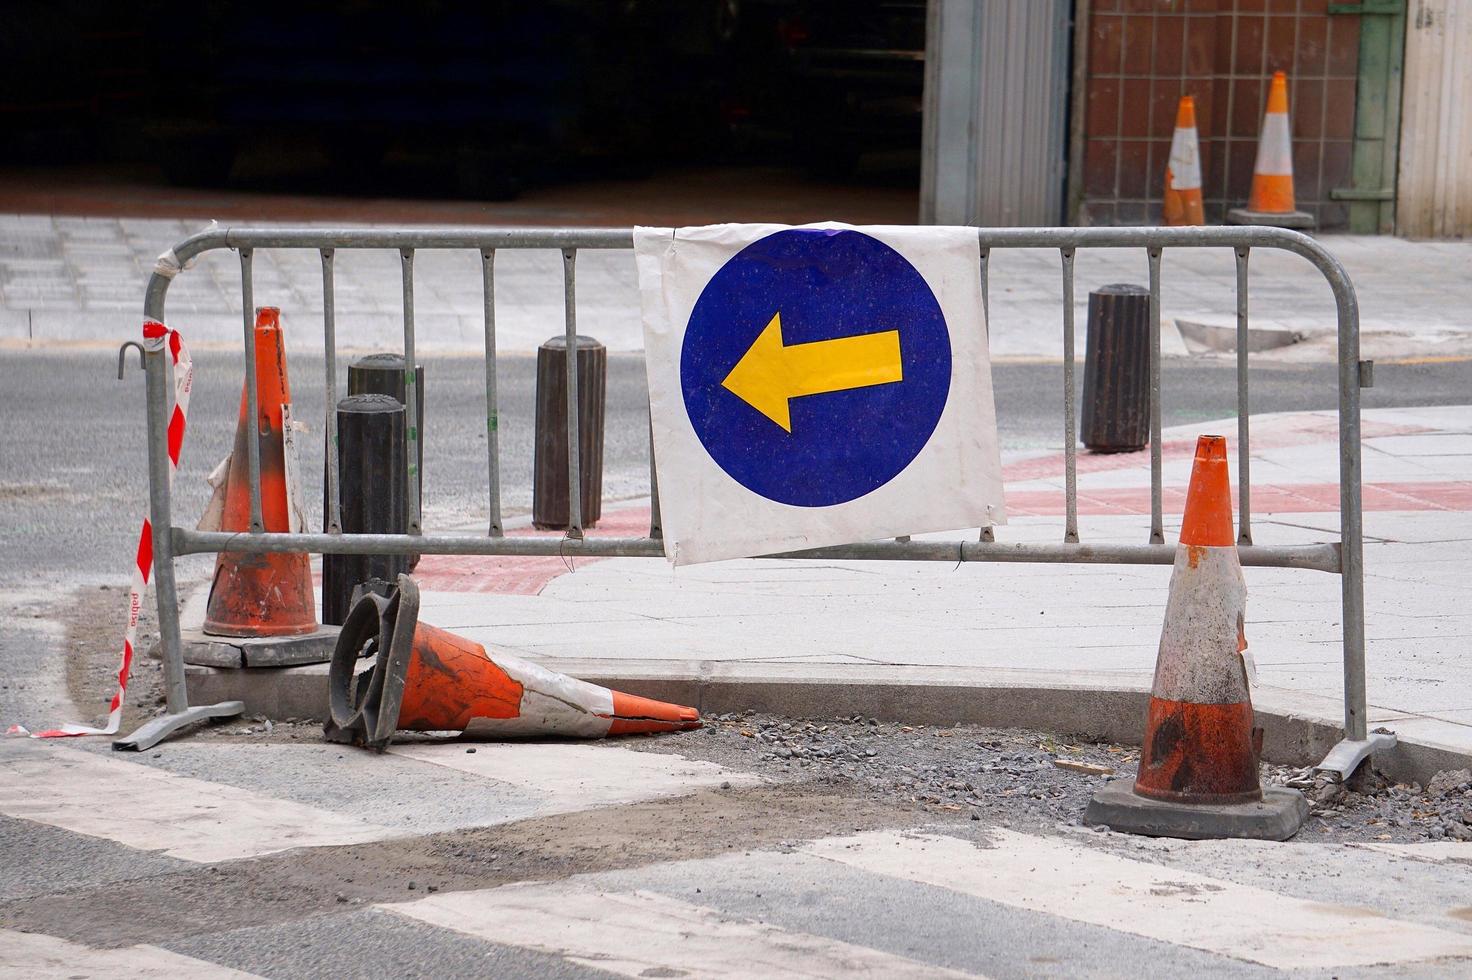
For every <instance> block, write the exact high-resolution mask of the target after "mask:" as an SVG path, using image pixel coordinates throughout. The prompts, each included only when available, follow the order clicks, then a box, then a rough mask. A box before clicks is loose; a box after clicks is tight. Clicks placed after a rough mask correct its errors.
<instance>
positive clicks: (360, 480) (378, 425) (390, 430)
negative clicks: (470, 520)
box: [322, 362, 409, 626]
mask: <svg viewBox="0 0 1472 980" xmlns="http://www.w3.org/2000/svg"><path fill="white" fill-rule="evenodd" d="M401 363H402V362H401ZM404 415H405V413H404V406H403V404H402V403H401V402H399V400H398V399H397V398H394V397H393V396H392V395H383V394H370V395H349V396H348V397H347V398H344V399H343V400H342V401H340V402H338V403H337V446H338V452H337V473H338V489H339V493H340V496H339V499H340V500H341V501H342V530H343V533H344V534H404V533H406V532H407V531H408V529H409V471H408V468H407V467H406V466H405V465H404V462H405V460H404V456H405V450H404ZM408 571H409V556H408V555H323V557H322V622H324V623H331V624H333V625H335V626H341V625H342V623H343V620H344V619H345V618H346V617H347V614H348V610H349V609H351V608H352V597H353V590H354V589H355V588H357V587H358V586H360V585H361V584H363V583H364V582H368V581H370V580H372V579H382V580H385V581H389V582H393V581H397V577H398V575H399V573H401V572H403V573H407V572H408Z"/></svg>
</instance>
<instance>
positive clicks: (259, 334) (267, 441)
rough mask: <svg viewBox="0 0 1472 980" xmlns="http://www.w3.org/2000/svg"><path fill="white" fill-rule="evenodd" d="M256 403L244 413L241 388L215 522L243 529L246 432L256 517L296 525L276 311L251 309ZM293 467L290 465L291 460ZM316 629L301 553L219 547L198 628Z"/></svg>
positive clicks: (223, 631)
mask: <svg viewBox="0 0 1472 980" xmlns="http://www.w3.org/2000/svg"><path fill="white" fill-rule="evenodd" d="M255 339H256V406H257V408H258V410H259V412H260V417H259V418H258V419H256V420H254V422H253V421H252V420H251V419H250V418H249V417H248V416H249V412H250V403H249V401H248V400H247V397H246V395H247V393H246V391H245V390H244V388H242V390H241V393H240V421H239V423H238V424H237V425H236V429H235V449H234V452H233V453H232V454H231V457H230V467H229V475H228V477H227V482H226V485H225V499H224V508H223V511H222V513H221V517H220V529H221V530H224V531H249V530H250V464H249V462H248V456H247V453H248V452H249V448H248V447H249V441H248V440H249V439H250V438H251V437H252V432H254V433H255V437H256V438H257V440H258V444H259V447H260V458H261V521H262V523H263V524H264V526H265V529H266V530H267V531H283V532H284V531H292V530H301V528H300V527H299V526H298V527H294V526H293V520H292V512H293V508H294V507H295V508H296V512H297V513H300V506H299V504H297V503H296V502H294V501H293V500H292V499H291V498H292V495H293V494H292V490H291V488H290V480H289V471H288V466H289V465H292V464H294V463H295V460H289V459H288V450H287V443H288V437H287V434H286V426H287V425H288V424H289V423H290V419H291V387H290V385H289V384H288V383H287V379H286V342H285V338H284V337H283V335H282V332H281V311H280V310H279V309H277V308H276V307H274V306H262V307H259V308H257V310H256V326H255ZM293 469H294V466H293ZM316 629H317V607H316V603H315V602H314V600H313V598H312V572H311V565H310V563H309V560H308V558H307V555H306V554H244V553H237V552H228V551H227V552H221V553H220V556H219V558H217V559H216V561H215V578H214V581H213V583H212V584H211V585H210V598H209V607H208V610H207V611H206V613H205V620H204V632H205V633H208V634H211V635H214V636H237V637H251V636H256V637H264V636H295V635H298V634H306V633H312V632H314V631H315V630H316Z"/></svg>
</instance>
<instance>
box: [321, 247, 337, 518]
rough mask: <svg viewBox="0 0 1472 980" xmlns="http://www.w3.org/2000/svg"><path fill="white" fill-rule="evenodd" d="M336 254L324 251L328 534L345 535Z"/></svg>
mask: <svg viewBox="0 0 1472 980" xmlns="http://www.w3.org/2000/svg"><path fill="white" fill-rule="evenodd" d="M332 259H333V250H332V249H330V248H324V249H322V344H323V347H324V348H325V352H324V353H325V357H324V361H323V364H324V365H325V367H324V370H325V371H326V376H327V418H326V420H325V423H324V428H323V431H324V432H326V433H327V533H328V534H341V533H342V499H341V493H340V491H339V489H338V479H339V476H340V474H339V473H338V469H337V467H338V458H337V297H336V289H335V287H334V284H333V275H332Z"/></svg>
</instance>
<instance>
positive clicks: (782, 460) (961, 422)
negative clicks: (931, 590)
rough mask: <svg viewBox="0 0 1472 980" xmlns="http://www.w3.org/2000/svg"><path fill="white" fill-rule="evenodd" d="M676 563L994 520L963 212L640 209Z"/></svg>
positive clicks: (975, 268) (639, 248) (971, 256)
mask: <svg viewBox="0 0 1472 980" xmlns="http://www.w3.org/2000/svg"><path fill="white" fill-rule="evenodd" d="M634 251H635V256H636V261H637V263H638V270H639V292H640V299H641V304H642V307H643V318H644V346H645V358H646V363H647V367H648V372H649V398H650V412H651V416H652V419H653V425H654V455H655V461H656V470H657V474H658V478H659V487H660V513H661V517H662V519H663V524H664V541H665V554H666V555H667V556H668V557H669V558H670V559H671V560H672V561H673V562H674V563H675V564H676V565H686V564H693V563H696V562H705V561H716V560H719V559H723V558H739V557H751V556H757V555H766V554H773V553H777V552H782V551H793V550H800V549H806V548H819V547H824V546H827V545H837V544H850V543H853V542H859V541H868V540H874V539H879V538H886V537H894V536H897V535H904V534H921V533H925V532H930V531H947V530H956V529H961V528H972V527H979V526H984V525H991V524H1002V523H1005V522H1006V514H1005V511H1004V510H1003V506H1002V477H1001V469H1002V468H1001V456H1000V453H999V451H998V448H997V423H996V408H995V404H994V402H993V398H992V379H991V361H990V357H989V354H988V351H987V336H986V320H985V316H984V314H983V312H982V300H981V274H980V264H981V254H980V249H979V247H978V244H977V240H976V231H975V229H969V228H946V227H903V226H894V227H889V226H883V227H879V226H876V227H862V228H856V227H853V226H850V225H841V224H832V223H825V224H821V225H807V226H802V227H789V226H786V225H711V226H707V227H701V228H679V229H671V228H636V229H634Z"/></svg>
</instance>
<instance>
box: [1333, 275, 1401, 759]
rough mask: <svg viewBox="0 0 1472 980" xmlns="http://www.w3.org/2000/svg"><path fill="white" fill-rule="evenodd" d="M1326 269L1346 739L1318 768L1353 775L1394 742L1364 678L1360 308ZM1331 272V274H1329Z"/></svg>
mask: <svg viewBox="0 0 1472 980" xmlns="http://www.w3.org/2000/svg"><path fill="white" fill-rule="evenodd" d="M1335 265H1336V267H1335V268H1334V269H1333V270H1330V269H1325V270H1324V275H1325V278H1327V279H1328V280H1329V285H1330V286H1331V287H1332V288H1333V290H1334V298H1335V301H1336V303H1337V305H1338V308H1339V549H1340V550H1339V554H1340V559H1339V575H1340V585H1341V588H1342V592H1341V596H1342V599H1341V602H1342V605H1341V607H1340V609H1341V616H1340V619H1341V622H1342V623H1343V630H1344V738H1343V739H1341V740H1340V742H1339V744H1338V745H1336V746H1334V747H1333V748H1332V749H1330V750H1329V754H1328V755H1326V756H1325V757H1324V761H1323V762H1321V763H1319V764H1318V765H1317V766H1315V767H1314V768H1315V770H1316V771H1318V772H1323V773H1329V774H1332V775H1336V776H1338V777H1339V778H1340V779H1341V780H1344V779H1348V778H1349V777H1350V776H1351V775H1353V773H1354V771H1355V769H1357V768H1358V767H1359V766H1360V764H1361V763H1363V762H1364V761H1365V760H1366V759H1368V758H1370V756H1371V755H1373V754H1374V753H1376V752H1381V751H1386V750H1388V749H1391V748H1394V747H1395V742H1396V738H1395V734H1394V733H1393V732H1371V731H1370V730H1369V717H1368V715H1369V698H1368V694H1367V691H1366V678H1365V538H1364V503H1363V497H1362V491H1361V484H1360V479H1361V467H1360V388H1362V387H1368V385H1369V381H1370V378H1369V377H1366V376H1365V373H1364V371H1363V370H1362V368H1361V362H1360V312H1359V302H1358V300H1357V299H1356V298H1355V295H1354V290H1353V289H1352V288H1350V286H1349V278H1348V276H1347V275H1346V274H1345V273H1344V270H1343V269H1342V268H1338V267H1337V263H1336V264H1335ZM1331 273H1332V274H1331Z"/></svg>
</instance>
